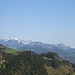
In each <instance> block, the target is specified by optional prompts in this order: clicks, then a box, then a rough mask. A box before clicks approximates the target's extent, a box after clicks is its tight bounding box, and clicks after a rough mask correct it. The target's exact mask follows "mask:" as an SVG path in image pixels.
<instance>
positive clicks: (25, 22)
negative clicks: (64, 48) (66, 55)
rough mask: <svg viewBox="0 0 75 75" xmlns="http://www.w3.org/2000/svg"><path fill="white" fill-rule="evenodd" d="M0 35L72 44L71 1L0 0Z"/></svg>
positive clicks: (74, 16)
mask: <svg viewBox="0 0 75 75" xmlns="http://www.w3.org/2000/svg"><path fill="white" fill-rule="evenodd" d="M0 37H1V38H15V37H17V38H19V39H22V40H35V41H40V42H44V43H50V44H53V43H63V44H65V45H69V46H71V47H75V0H0Z"/></svg>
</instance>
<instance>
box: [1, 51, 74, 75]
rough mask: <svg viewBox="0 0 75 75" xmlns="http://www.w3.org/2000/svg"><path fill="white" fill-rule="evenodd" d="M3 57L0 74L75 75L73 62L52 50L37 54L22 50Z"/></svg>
mask: <svg viewBox="0 0 75 75" xmlns="http://www.w3.org/2000/svg"><path fill="white" fill-rule="evenodd" d="M6 54H7V53H5V55H6ZM3 57H6V58H7V59H5V58H4V60H5V61H4V62H3V63H2V64H1V67H0V75H75V72H74V71H75V68H74V67H73V64H71V63H69V62H68V61H64V60H62V59H61V58H59V56H58V55H57V54H56V53H53V52H48V53H46V54H40V55H39V54H36V53H34V52H32V51H23V52H18V53H17V54H15V55H12V54H7V56H3Z"/></svg>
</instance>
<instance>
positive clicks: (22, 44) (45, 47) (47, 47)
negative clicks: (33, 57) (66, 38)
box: [0, 38, 75, 63]
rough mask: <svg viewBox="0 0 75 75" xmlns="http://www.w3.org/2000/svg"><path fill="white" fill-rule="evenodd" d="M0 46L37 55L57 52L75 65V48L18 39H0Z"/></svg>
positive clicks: (60, 44)
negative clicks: (28, 51) (30, 51)
mask: <svg viewBox="0 0 75 75" xmlns="http://www.w3.org/2000/svg"><path fill="white" fill-rule="evenodd" d="M0 44H3V45H5V46H7V47H10V48H13V49H18V50H32V51H34V52H36V53H39V54H40V53H47V52H55V53H57V54H58V55H59V56H60V57H61V58H63V59H65V60H68V61H70V62H72V63H75V48H71V47H70V46H65V45H64V44H62V43H59V44H47V43H42V42H38V41H32V40H29V41H24V40H20V39H18V38H10V39H7V38H0Z"/></svg>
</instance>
